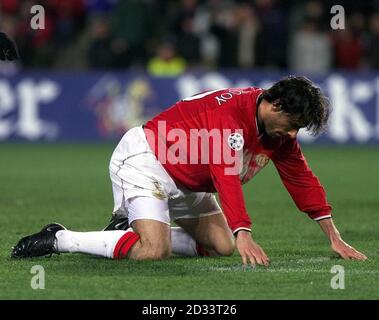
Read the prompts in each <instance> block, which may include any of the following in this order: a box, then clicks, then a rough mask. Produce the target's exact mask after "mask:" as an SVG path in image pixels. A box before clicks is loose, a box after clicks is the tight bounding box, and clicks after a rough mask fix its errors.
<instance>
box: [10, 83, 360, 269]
mask: <svg viewBox="0 0 379 320" xmlns="http://www.w3.org/2000/svg"><path fill="white" fill-rule="evenodd" d="M328 116H329V104H328V102H327V99H326V98H325V97H324V96H323V95H322V93H321V91H320V89H319V88H317V87H315V86H314V85H313V84H312V83H311V81H309V80H308V79H306V78H304V77H287V78H285V79H282V80H280V81H279V82H277V83H275V84H274V85H273V86H272V87H271V88H269V89H267V90H263V89H261V88H255V87H248V88H229V89H220V90H213V91H208V92H204V93H201V94H198V95H195V96H193V97H190V98H188V99H184V100H182V101H179V102H177V103H176V104H175V105H174V106H172V107H171V108H169V109H167V110H166V111H164V112H162V113H161V114H159V115H157V116H156V117H154V118H153V119H152V120H150V121H148V122H147V123H146V124H145V125H144V126H140V127H135V128H132V129H130V130H129V131H128V132H126V134H125V135H124V137H123V138H122V140H121V141H120V143H119V144H118V146H117V148H116V149H115V151H114V153H113V155H112V158H111V161H110V177H111V180H112V187H113V195H114V203H115V206H114V211H113V212H114V213H113V216H112V219H111V222H110V224H109V225H108V226H107V227H106V228H105V229H104V230H103V231H95V232H73V231H69V230H66V229H65V228H64V227H63V226H61V225H59V224H50V225H47V226H45V227H44V228H43V229H42V231H40V232H39V233H36V234H33V235H31V236H28V237H25V238H23V239H21V240H20V241H19V243H18V244H17V245H16V246H15V247H14V248H13V251H12V256H13V257H18V258H23V257H34V256H43V255H49V254H50V255H51V254H52V253H62V252H80V253H87V254H93V255H98V256H104V257H107V258H113V259H121V258H129V259H162V258H167V257H169V256H170V255H171V253H175V254H182V255H187V256H206V255H210V256H215V255H220V256H229V255H231V254H233V252H234V249H235V247H236V248H237V250H238V252H239V253H240V255H241V257H242V261H243V264H247V263H250V264H252V265H255V264H260V265H268V264H269V258H268V257H267V255H266V254H265V252H264V251H263V249H262V248H261V247H260V246H259V245H258V244H257V243H256V242H254V241H253V239H252V236H251V229H250V227H251V221H250V218H249V215H248V213H247V211H246V208H245V202H244V196H243V191H242V186H241V185H242V184H244V183H246V182H247V181H249V180H250V179H252V178H253V177H254V175H255V174H257V173H258V172H259V171H260V170H261V169H262V168H263V167H264V166H265V165H266V164H267V163H268V161H269V160H272V161H273V163H274V165H275V167H276V168H277V170H278V172H279V175H280V177H281V179H282V181H283V183H284V185H285V187H286V188H287V190H288V192H289V193H290V195H291V197H292V198H293V200H294V201H295V203H296V205H297V207H298V208H299V209H300V210H301V211H303V212H305V213H307V214H308V215H309V217H310V218H312V219H313V220H315V221H317V222H318V223H319V225H320V226H321V229H322V230H323V231H324V232H325V234H326V235H327V237H328V238H329V240H330V243H331V247H332V250H334V251H335V252H336V253H338V254H339V255H340V256H341V257H342V258H344V259H356V260H365V259H367V258H366V256H365V255H364V254H362V253H360V252H358V251H357V250H355V249H354V248H352V247H351V246H349V245H348V244H347V243H345V242H344V241H343V240H342V238H341V236H340V234H339V232H338V230H337V229H336V227H335V225H334V223H333V220H332V216H331V207H330V205H329V204H328V202H327V200H326V195H325V191H324V189H323V187H322V186H321V184H320V182H319V180H318V178H317V177H316V176H315V175H314V174H313V173H312V171H311V169H310V168H309V167H308V164H307V162H306V160H305V158H304V156H303V154H302V152H301V150H300V146H299V144H298V142H297V139H296V136H297V133H298V131H299V129H300V128H307V129H308V130H309V131H311V132H312V133H313V134H318V133H320V132H321V131H322V130H323V129H324V127H325V125H326V123H327V120H328ZM199 141H200V142H201V143H200V145H199ZM214 192H218V195H219V198H220V202H221V208H222V209H221V208H220V206H219V204H218V203H217V201H216V198H215V196H214V195H213V193H214ZM172 221H174V222H175V223H176V224H177V227H170V222H172Z"/></svg>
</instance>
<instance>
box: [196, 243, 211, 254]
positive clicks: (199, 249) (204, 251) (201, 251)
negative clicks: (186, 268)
mask: <svg viewBox="0 0 379 320" xmlns="http://www.w3.org/2000/svg"><path fill="white" fill-rule="evenodd" d="M196 251H197V254H198V255H199V256H200V257H209V256H210V253H209V251H208V250H207V249H205V248H204V247H203V246H202V245H201V244H200V243H198V242H196Z"/></svg>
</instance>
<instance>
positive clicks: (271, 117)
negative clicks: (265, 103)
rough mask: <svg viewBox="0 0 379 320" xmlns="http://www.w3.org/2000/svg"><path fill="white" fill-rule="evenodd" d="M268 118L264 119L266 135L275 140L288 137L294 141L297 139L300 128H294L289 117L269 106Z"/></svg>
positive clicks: (271, 105)
mask: <svg viewBox="0 0 379 320" xmlns="http://www.w3.org/2000/svg"><path fill="white" fill-rule="evenodd" d="M269 105H270V106H269V107H268V108H267V113H266V116H265V117H264V119H263V122H264V126H265V131H266V134H267V135H269V136H270V137H273V138H278V137H283V136H288V137H290V138H292V139H294V138H296V136H297V133H298V132H299V128H294V127H293V125H292V124H291V122H290V120H289V118H288V115H287V114H286V113H284V112H283V111H281V110H280V109H279V108H277V107H275V106H274V105H273V104H269Z"/></svg>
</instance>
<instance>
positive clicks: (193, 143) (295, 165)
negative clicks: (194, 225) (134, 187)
mask: <svg viewBox="0 0 379 320" xmlns="http://www.w3.org/2000/svg"><path fill="white" fill-rule="evenodd" d="M262 91H263V89H260V88H254V87H248V88H228V89H220V90H213V91H208V92H205V93H201V94H198V95H195V96H192V97H190V98H188V99H184V100H181V101H179V102H177V103H176V104H175V105H173V106H172V107H171V108H169V109H167V110H165V111H163V112H162V113H160V114H158V115H157V116H156V117H154V118H153V119H152V120H150V121H148V122H147V123H146V125H145V126H144V128H145V133H146V137H147V140H148V143H149V145H150V146H151V148H152V150H153V151H154V153H155V155H156V156H157V158H158V160H159V161H160V162H161V163H162V164H163V166H164V168H165V169H166V171H167V172H168V173H169V174H170V176H171V177H172V178H173V180H174V181H175V183H177V185H178V186H179V187H180V186H183V187H185V188H186V189H189V190H191V191H195V192H200V191H205V192H218V194H219V198H220V201H221V207H222V209H223V212H224V214H225V216H226V218H227V221H228V224H229V226H230V228H231V229H232V231H233V232H237V231H238V230H241V229H248V230H250V227H251V220H250V218H249V215H248V213H247V211H246V207H245V201H244V195H243V191H242V186H241V185H242V184H243V183H246V182H247V181H249V180H250V179H251V178H252V177H253V176H254V175H255V174H256V173H258V172H259V170H261V169H262V168H263V167H264V166H265V165H266V164H267V163H268V161H269V159H271V160H272V161H273V162H274V164H275V166H276V168H277V169H278V171H279V174H280V177H281V179H282V181H283V183H284V185H285V186H286V188H287V190H288V191H289V193H290V194H291V196H292V198H293V200H294V201H295V203H296V205H297V206H298V208H299V209H300V210H301V211H304V212H306V213H308V214H309V216H310V217H311V218H313V219H315V220H320V219H323V218H327V217H330V216H331V207H330V205H329V204H328V203H327V200H326V196H325V192H324V189H323V187H322V186H321V184H320V182H319V180H318V179H317V177H316V176H314V175H313V173H312V171H311V170H310V168H309V167H308V165H307V162H306V160H305V159H304V157H303V155H302V153H301V150H300V147H299V144H298V142H297V140H296V139H290V138H288V137H280V138H271V137H269V136H266V135H261V136H260V135H259V130H258V125H257V118H256V112H257V102H258V98H259V96H260V94H261V93H262Z"/></svg>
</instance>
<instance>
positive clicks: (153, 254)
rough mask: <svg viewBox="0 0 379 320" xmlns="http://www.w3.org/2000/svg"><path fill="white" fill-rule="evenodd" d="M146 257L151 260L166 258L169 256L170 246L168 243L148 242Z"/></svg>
mask: <svg viewBox="0 0 379 320" xmlns="http://www.w3.org/2000/svg"><path fill="white" fill-rule="evenodd" d="M146 251H147V253H146V259H151V260H160V259H167V258H168V257H170V256H171V247H170V245H169V244H163V243H161V244H159V243H158V244H156V243H155V244H151V243H150V244H149V246H148V249H147V250H146Z"/></svg>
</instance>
